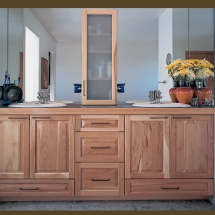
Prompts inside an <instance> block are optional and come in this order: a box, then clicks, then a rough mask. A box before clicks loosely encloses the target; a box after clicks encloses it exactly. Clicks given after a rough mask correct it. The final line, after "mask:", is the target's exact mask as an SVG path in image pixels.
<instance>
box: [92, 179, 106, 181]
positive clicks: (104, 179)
mask: <svg viewBox="0 0 215 215" xmlns="http://www.w3.org/2000/svg"><path fill="white" fill-rule="evenodd" d="M91 181H110V179H91Z"/></svg>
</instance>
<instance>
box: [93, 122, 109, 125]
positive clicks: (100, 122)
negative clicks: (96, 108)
mask: <svg viewBox="0 0 215 215" xmlns="http://www.w3.org/2000/svg"><path fill="white" fill-rule="evenodd" d="M91 124H106V125H108V124H110V123H109V122H91Z"/></svg>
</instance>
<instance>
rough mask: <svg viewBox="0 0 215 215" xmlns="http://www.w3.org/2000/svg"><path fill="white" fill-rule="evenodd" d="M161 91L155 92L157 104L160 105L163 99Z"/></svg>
mask: <svg viewBox="0 0 215 215" xmlns="http://www.w3.org/2000/svg"><path fill="white" fill-rule="evenodd" d="M161 94H162V93H161V91H160V90H155V103H156V104H160V103H161V102H160V99H162V96H161Z"/></svg>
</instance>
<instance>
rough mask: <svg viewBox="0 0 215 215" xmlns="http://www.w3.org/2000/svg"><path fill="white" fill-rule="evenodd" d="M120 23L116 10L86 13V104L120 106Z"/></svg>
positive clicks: (84, 73) (84, 64)
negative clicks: (117, 60) (118, 36)
mask: <svg viewBox="0 0 215 215" xmlns="http://www.w3.org/2000/svg"><path fill="white" fill-rule="evenodd" d="M116 23H117V11H116V10H83V13H82V81H83V84H82V92H83V94H82V104H95V105H96V104H107V105H108V104H116V101H117V99H116V86H117V80H116V78H117V75H116V69H117V66H116V57H117V43H116V41H117V39H116V38H117V24H116Z"/></svg>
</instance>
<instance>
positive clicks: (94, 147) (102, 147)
mask: <svg viewBox="0 0 215 215" xmlns="http://www.w3.org/2000/svg"><path fill="white" fill-rule="evenodd" d="M109 148H110V146H91V149H109Z"/></svg>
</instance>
